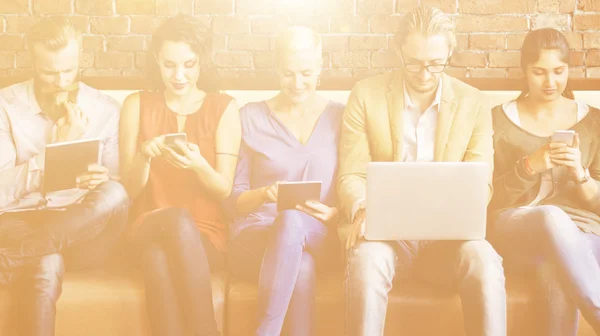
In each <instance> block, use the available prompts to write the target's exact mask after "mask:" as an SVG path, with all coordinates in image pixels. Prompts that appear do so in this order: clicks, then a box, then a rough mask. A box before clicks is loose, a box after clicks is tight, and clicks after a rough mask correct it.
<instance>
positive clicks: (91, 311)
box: [0, 266, 226, 336]
mask: <svg viewBox="0 0 600 336" xmlns="http://www.w3.org/2000/svg"><path fill="white" fill-rule="evenodd" d="M225 280H226V276H225V274H224V273H217V274H215V275H213V277H212V285H213V304H214V306H215V314H216V319H217V324H218V325H219V327H222V325H223V323H222V322H223V306H224V301H225V300H224V299H225V297H224V294H225V288H226V281H225ZM14 300H15V298H14V295H11V293H10V290H9V287H6V288H0V335H3V336H11V335H16V333H15V332H14V323H11V322H14V321H15V319H14V318H4V317H5V316H11V309H14V307H15V306H14V304H15V301H14ZM12 316H14V315H12ZM9 331H10V332H9ZM56 335H57V336H72V335H87V336H106V335H115V336H118V335H127V336H141V335H150V332H149V325H148V320H147V317H146V307H145V300H144V284H143V281H142V279H141V276H140V274H139V273H138V272H137V271H135V270H132V269H131V267H128V266H118V267H109V268H105V269H99V270H91V271H82V272H67V273H66V275H65V280H64V285H63V292H62V295H61V297H60V300H59V301H58V304H57V317H56Z"/></svg>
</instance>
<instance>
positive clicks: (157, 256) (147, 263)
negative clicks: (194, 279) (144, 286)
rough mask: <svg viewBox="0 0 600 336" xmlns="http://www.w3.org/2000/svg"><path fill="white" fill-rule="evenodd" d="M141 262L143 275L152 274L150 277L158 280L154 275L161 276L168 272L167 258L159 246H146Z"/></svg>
mask: <svg viewBox="0 0 600 336" xmlns="http://www.w3.org/2000/svg"><path fill="white" fill-rule="evenodd" d="M141 261H142V268H143V271H144V273H146V274H152V277H155V278H159V277H158V276H156V273H159V274H162V273H168V272H169V266H168V265H169V258H168V256H167V254H166V252H165V251H164V249H163V248H161V247H160V245H150V246H148V247H147V248H146V249H145V250H144V251H143V252H142V259H141ZM160 278H162V277H160Z"/></svg>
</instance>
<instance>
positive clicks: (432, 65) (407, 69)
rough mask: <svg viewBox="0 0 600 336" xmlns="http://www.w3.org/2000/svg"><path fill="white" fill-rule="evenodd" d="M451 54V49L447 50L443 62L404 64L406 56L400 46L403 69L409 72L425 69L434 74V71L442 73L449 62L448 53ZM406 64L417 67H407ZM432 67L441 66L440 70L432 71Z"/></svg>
mask: <svg viewBox="0 0 600 336" xmlns="http://www.w3.org/2000/svg"><path fill="white" fill-rule="evenodd" d="M451 54H452V50H450V51H449V52H448V56H446V62H445V63H444V64H427V65H424V64H406V61H405V59H406V57H404V50H402V48H400V57H402V66H403V67H404V69H405V70H406V71H408V72H410V73H419V72H421V71H423V69H426V70H427V72H429V73H431V74H436V73H442V72H444V70H446V68H447V67H448V65H449V63H450V55H451ZM408 66H415V67H417V66H418V67H419V68H418V69H417V68H412V69H411V68H409V67H408ZM432 67H441V70H440V71H433V70H432Z"/></svg>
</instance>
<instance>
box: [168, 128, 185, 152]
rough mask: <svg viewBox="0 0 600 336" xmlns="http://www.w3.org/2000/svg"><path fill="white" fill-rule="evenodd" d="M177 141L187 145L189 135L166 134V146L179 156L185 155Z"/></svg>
mask: <svg viewBox="0 0 600 336" xmlns="http://www.w3.org/2000/svg"><path fill="white" fill-rule="evenodd" d="M177 141H179V142H182V143H186V142H187V135H186V134H185V133H172V134H165V145H167V146H168V147H169V148H171V149H173V150H174V151H175V152H176V153H177V154H179V155H183V152H182V151H181V149H180V148H179V146H177V143H176V142H177Z"/></svg>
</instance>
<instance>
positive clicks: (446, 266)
mask: <svg viewBox="0 0 600 336" xmlns="http://www.w3.org/2000/svg"><path fill="white" fill-rule="evenodd" d="M348 253H349V255H348V263H347V265H346V278H345V289H346V335H362V336H377V335H383V333H384V328H385V320H386V311H387V304H388V293H389V292H390V290H391V289H392V284H393V280H394V278H395V277H396V276H398V277H401V278H406V277H409V276H416V277H417V278H418V279H419V280H421V281H424V282H429V283H433V284H437V285H443V286H449V287H451V288H455V289H456V290H457V291H458V293H459V295H460V298H461V301H462V308H463V314H464V320H465V329H466V333H467V335H469V336H504V335H506V291H505V288H504V271H503V268H502V259H501V258H500V256H498V254H496V252H495V251H494V249H493V248H492V246H491V245H490V244H489V243H488V242H487V241H484V240H481V241H432V242H425V241H400V242H381V241H365V240H361V241H359V242H357V243H356V245H355V246H354V247H353V249H352V250H350V251H349V252H348ZM400 284H401V282H400Z"/></svg>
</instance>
